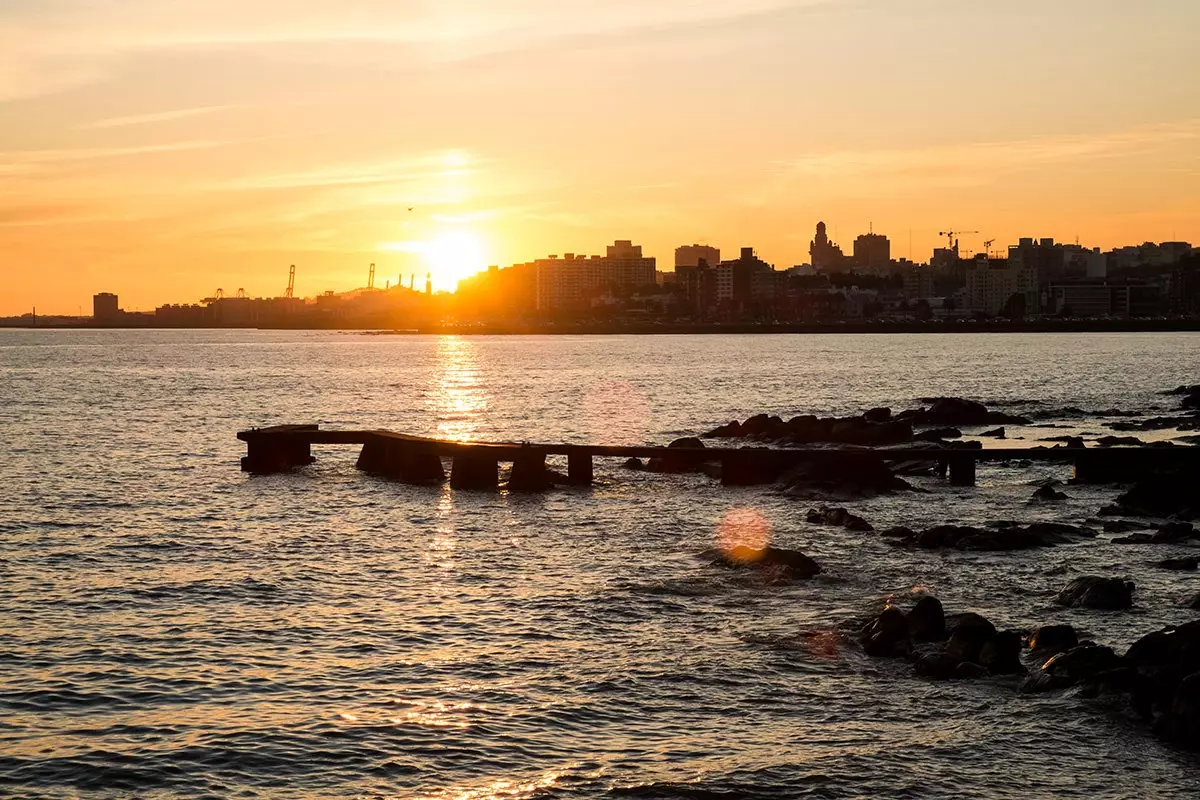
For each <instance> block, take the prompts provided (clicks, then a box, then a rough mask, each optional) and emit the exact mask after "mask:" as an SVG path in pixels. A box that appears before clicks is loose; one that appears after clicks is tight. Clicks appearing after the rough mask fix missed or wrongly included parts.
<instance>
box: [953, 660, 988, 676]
mask: <svg viewBox="0 0 1200 800" xmlns="http://www.w3.org/2000/svg"><path fill="white" fill-rule="evenodd" d="M987 674H988V669H987V667H985V666H983V665H982V664H976V663H974V662H973V661H963V662H961V663H959V665H958V668H957V669H955V670H954V677H955V678H959V679H962V680H969V679H971V678H982V677H983V676H985V675H987Z"/></svg>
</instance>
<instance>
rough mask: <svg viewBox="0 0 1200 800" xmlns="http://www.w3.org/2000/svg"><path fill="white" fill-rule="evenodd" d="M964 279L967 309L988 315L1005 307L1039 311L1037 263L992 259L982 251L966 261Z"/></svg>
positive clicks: (1029, 312)
mask: <svg viewBox="0 0 1200 800" xmlns="http://www.w3.org/2000/svg"><path fill="white" fill-rule="evenodd" d="M966 280H967V285H966V289H965V292H964V300H965V302H966V308H967V310H968V311H973V312H976V313H982V314H987V315H988V316H995V315H996V314H999V313H1000V312H1002V311H1004V310H1005V309H1010V310H1018V311H1020V313H1021V314H1031V315H1032V314H1037V313H1038V311H1039V308H1038V270H1037V267H1036V266H1029V265H1027V264H1024V263H1022V262H1019V261H1018V262H1016V263H1014V262H1013V261H1012V260H1011V259H1010V260H1009V261H1007V262H1005V261H993V260H991V259H989V258H988V257H987V256H986V255H984V254H982V253H981V254H979V255H978V256H976V257H975V260H974V261H973V262H971V263H970V264H969V265H968V267H967V270H966ZM1013 304H1015V306H1016V308H1015V309H1014V307H1013Z"/></svg>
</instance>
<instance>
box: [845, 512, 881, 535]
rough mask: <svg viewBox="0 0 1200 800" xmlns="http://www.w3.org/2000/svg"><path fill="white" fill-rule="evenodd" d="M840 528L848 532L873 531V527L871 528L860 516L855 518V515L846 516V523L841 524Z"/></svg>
mask: <svg viewBox="0 0 1200 800" xmlns="http://www.w3.org/2000/svg"><path fill="white" fill-rule="evenodd" d="M842 527H844V528H845V529H846V530H848V531H873V530H875V529H874V528H873V527H871V523H869V522H867V521H866V520H865V519H863V518H862V517H860V516H857V515H856V514H849V515H847V517H846V521H845V522H843V523H842Z"/></svg>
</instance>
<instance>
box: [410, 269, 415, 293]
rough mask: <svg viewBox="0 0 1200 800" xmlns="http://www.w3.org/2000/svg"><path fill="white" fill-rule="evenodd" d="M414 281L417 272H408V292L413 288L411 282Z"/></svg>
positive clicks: (413, 282)
mask: <svg viewBox="0 0 1200 800" xmlns="http://www.w3.org/2000/svg"><path fill="white" fill-rule="evenodd" d="M416 282H417V273H415V272H412V273H409V276H408V290H409V291H410V292H411V291H412V290H413V284H415V283H416Z"/></svg>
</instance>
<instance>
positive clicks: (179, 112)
mask: <svg viewBox="0 0 1200 800" xmlns="http://www.w3.org/2000/svg"><path fill="white" fill-rule="evenodd" d="M231 108H236V106H232V105H221V106H197V107H195V108H177V109H173V110H171V111H157V112H153V113H149V114H134V115H131V116H127V117H109V118H108V119H101V120H97V121H95V122H89V123H87V124H86V125H83V126H81V127H82V128H83V129H98V128H125V127H128V126H130V125H150V124H153V123H156V122H170V121H172V120H177V119H186V118H188V117H198V116H201V115H203V114H214V113H216V112H218V111H226V110H228V109H231Z"/></svg>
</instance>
